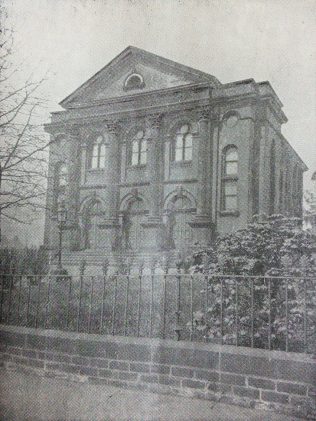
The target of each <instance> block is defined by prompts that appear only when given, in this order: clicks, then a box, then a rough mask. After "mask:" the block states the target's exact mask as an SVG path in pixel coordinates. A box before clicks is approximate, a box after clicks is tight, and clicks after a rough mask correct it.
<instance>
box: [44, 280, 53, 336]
mask: <svg viewBox="0 0 316 421" xmlns="http://www.w3.org/2000/svg"><path fill="white" fill-rule="evenodd" d="M50 285H51V277H50V276H49V278H48V285H47V298H46V311H45V325H44V327H45V329H47V327H48V323H47V320H48V314H49V305H50V301H49V300H50Z"/></svg>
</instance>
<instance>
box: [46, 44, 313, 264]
mask: <svg viewBox="0 0 316 421" xmlns="http://www.w3.org/2000/svg"><path fill="white" fill-rule="evenodd" d="M60 105H61V106H62V107H63V109H64V110H62V111H58V112H54V113H52V116H51V122H50V123H49V124H47V125H45V129H46V131H47V132H48V133H49V134H50V136H51V140H52V143H51V147H50V158H49V181H48V193H47V213H46V223H45V245H46V246H47V248H48V249H50V250H51V256H52V259H54V256H55V255H56V250H57V249H58V222H57V210H58V207H59V206H61V204H64V206H65V207H66V209H67V222H66V225H65V227H64V228H65V229H64V230H63V248H64V253H63V258H64V261H65V262H66V263H67V264H68V265H69V266H71V265H78V262H79V261H80V259H82V258H86V259H88V263H89V259H90V263H91V264H92V263H93V264H96V265H98V264H101V263H102V260H103V259H104V257H105V256H107V257H110V258H111V257H115V256H122V255H124V256H126V255H132V256H138V257H140V258H141V257H142V256H143V257H144V256H145V257H146V256H160V255H161V254H164V253H177V252H185V251H189V250H190V249H191V248H192V246H193V245H194V244H195V243H196V242H198V243H199V244H201V245H207V244H209V243H212V241H214V239H215V237H216V235H218V234H223V233H229V232H231V231H233V230H237V229H239V228H243V227H246V225H247V223H248V222H250V221H251V220H252V217H253V215H255V214H266V215H271V214H276V213H281V214H287V215H293V216H297V217H302V194H303V192H302V190H303V172H304V171H305V170H306V169H307V168H306V166H305V164H304V163H303V162H302V160H301V159H300V157H299V156H298V155H297V153H296V152H295V150H294V149H293V148H292V147H291V145H290V144H289V143H288V141H287V140H286V139H285V138H284V136H283V135H282V133H281V126H282V124H283V123H286V121H287V118H286V116H285V114H284V112H283V111H282V103H281V101H280V100H279V98H278V96H277V95H276V93H275V91H274V90H273V88H272V86H271V85H270V83H269V82H267V81H265V82H255V81H254V80H253V79H247V80H242V81H237V82H232V83H226V84H222V83H221V82H219V80H218V79H217V78H216V77H214V76H212V75H209V74H206V73H204V72H201V71H199V70H195V69H192V68H190V67H187V66H184V65H182V64H179V63H175V62H173V61H171V60H168V59H165V58H162V57H159V56H157V55H154V54H152V53H149V52H147V51H144V50H141V49H138V48H135V47H127V48H126V49H125V50H124V51H123V52H122V53H120V54H119V55H118V56H117V57H116V58H114V59H113V60H112V61H111V62H110V63H109V64H107V65H106V66H105V67H104V68H103V69H101V70H100V71H99V72H98V73H96V74H95V75H94V76H93V77H92V78H91V79H89V80H88V81H87V82H85V83H84V84H83V85H82V86H80V87H79V88H78V89H77V90H76V91H75V92H73V93H72V94H71V95H69V96H68V97H67V98H65V99H64V100H63V101H62V102H61V103H60Z"/></svg>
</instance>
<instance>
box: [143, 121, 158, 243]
mask: <svg viewBox="0 0 316 421" xmlns="http://www.w3.org/2000/svg"><path fill="white" fill-rule="evenodd" d="M161 118H162V116H161V115H160V114H154V115H151V116H149V117H148V118H147V121H146V126H147V130H148V131H149V136H148V137H147V148H148V149H147V171H148V180H149V192H148V195H149V206H150V208H149V215H148V218H147V221H146V222H145V223H144V224H143V227H144V228H145V238H144V242H143V250H144V251H145V250H146V251H155V250H159V249H160V248H161V247H162V228H163V223H162V218H161V212H160V209H161V201H162V198H161V192H162V185H161V182H162V180H161V170H160V169H161V165H162V159H163V158H162V142H161V140H160V125H161Z"/></svg>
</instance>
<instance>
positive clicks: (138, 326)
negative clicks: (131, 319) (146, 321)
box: [137, 270, 142, 336]
mask: <svg viewBox="0 0 316 421" xmlns="http://www.w3.org/2000/svg"><path fill="white" fill-rule="evenodd" d="M141 296H142V271H141V270H140V272H139V286H138V305H137V336H139V332H140V304H141Z"/></svg>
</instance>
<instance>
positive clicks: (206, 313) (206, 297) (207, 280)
mask: <svg viewBox="0 0 316 421" xmlns="http://www.w3.org/2000/svg"><path fill="white" fill-rule="evenodd" d="M208 284H209V279H208V275H205V325H206V330H205V336H204V341H205V342H207V319H208V317H207V315H208V286H209V285H208Z"/></svg>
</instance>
